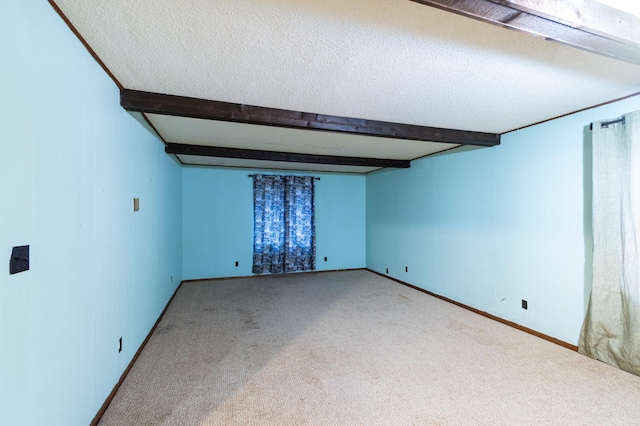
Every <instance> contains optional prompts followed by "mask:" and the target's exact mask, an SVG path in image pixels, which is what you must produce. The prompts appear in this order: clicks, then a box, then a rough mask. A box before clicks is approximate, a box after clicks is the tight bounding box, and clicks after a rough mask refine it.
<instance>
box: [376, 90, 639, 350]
mask: <svg viewBox="0 0 640 426" xmlns="http://www.w3.org/2000/svg"><path fill="white" fill-rule="evenodd" d="M639 109H640V96H636V97H634V98H630V99H627V100H624V101H620V102H617V103H614V104H610V105H606V106H602V107H599V108H595V109H591V110H587V111H583V112H580V113H576V114H573V115H570V116H567V117H563V118H559V119H556V120H553V121H550V122H547V123H543V124H540V125H536V126H532V127H529V128H526V129H523V130H519V131H515V132H511V133H508V134H506V135H504V136H503V137H502V144H501V145H500V146H497V147H494V148H487V149H468V148H467V149H457V150H453V151H450V152H447V153H443V154H440V155H434V156H431V157H427V158H424V159H421V160H417V161H414V162H412V165H411V168H410V169H406V170H395V171H388V170H387V171H381V172H376V173H372V174H370V175H368V176H367V240H366V247H367V248H366V251H367V267H369V268H371V269H373V270H375V271H378V272H382V273H385V272H386V269H387V268H389V275H390V276H392V277H395V278H398V279H400V280H403V281H406V282H409V283H411V284H414V285H416V286H419V287H422V288H424V289H427V290H430V291H433V292H435V293H437V294H440V295H443V296H445V297H448V298H450V299H453V300H456V301H459V302H461V303H464V304H466V305H469V306H472V307H474V308H477V309H480V310H483V311H485V312H489V313H491V314H494V315H497V316H499V317H502V318H504V319H507V320H509V321H514V322H516V323H518V324H521V325H524V326H525V327H529V328H532V329H534V330H537V331H539V332H541V333H544V334H547V335H550V336H553V337H556V338H558V339H561V340H563V341H565V342H568V343H571V344H574V345H575V344H577V340H578V336H579V332H580V327H581V325H582V320H583V317H584V312H585V308H586V302H587V299H588V294H589V291H590V276H589V272H588V271H589V268H590V263H589V262H590V252H591V228H590V220H591V219H590V213H589V209H590V190H591V189H590V183H589V182H590V179H591V176H590V166H589V164H590V161H591V160H590V152H591V145H590V132H588V130H586V129H588V125H589V123H590V122H592V121H595V120H601V119H608V118H615V117H618V116H620V115H622V114H624V113H626V112H630V111H634V110H639ZM585 164H586V167H585ZM405 266H408V267H409V272H405ZM522 299H525V300H527V301H528V305H529V306H528V310H523V309H522V308H521V300H522Z"/></svg>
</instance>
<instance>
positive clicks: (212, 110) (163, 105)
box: [120, 89, 500, 146]
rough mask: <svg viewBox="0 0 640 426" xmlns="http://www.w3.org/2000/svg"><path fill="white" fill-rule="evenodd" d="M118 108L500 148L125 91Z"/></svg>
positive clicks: (473, 135) (410, 129) (450, 133)
mask: <svg viewBox="0 0 640 426" xmlns="http://www.w3.org/2000/svg"><path fill="white" fill-rule="evenodd" d="M120 104H121V105H122V107H123V108H124V109H126V110H127V111H132V112H142V113H153V114H164V115H172V116H180V117H191V118H200V119H207V120H218V121H231V122H235V123H245V124H258V125H264V126H276V127H286V128H291V129H303V130H322V131H328V132H338V133H349V134H355V135H363V136H377V137H384V138H392V139H408V140H417V141H426V142H441V143H451V144H458V145H477V146H494V145H498V144H500V135H498V134H495V133H482V132H470V131H464V130H454V129H443V128H437V127H427V126H416V125H411V124H402V123H391V122H386V121H376V120H365V119H360V118H350V117H340V116H335V115H325V114H314V113H308V112H300V111H290V110H284V109H276V108H265V107H259V106H253V105H243V104H234V103H229V102H220V101H210V100H205V99H197V98H189V97H184V96H174V95H165V94H160V93H150V92H141V91H136V90H129V89H122V90H121V91H120Z"/></svg>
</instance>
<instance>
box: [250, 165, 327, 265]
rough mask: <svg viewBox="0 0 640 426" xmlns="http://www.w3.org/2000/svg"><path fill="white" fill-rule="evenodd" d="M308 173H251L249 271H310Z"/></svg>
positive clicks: (311, 214)
mask: <svg viewBox="0 0 640 426" xmlns="http://www.w3.org/2000/svg"><path fill="white" fill-rule="evenodd" d="M313 193H314V178H313V177H312V176H265V175H254V176H253V210H254V230H253V273H254V274H263V273H265V272H270V273H281V272H293V271H309V270H314V269H315V265H316V231H315V220H314V197H313Z"/></svg>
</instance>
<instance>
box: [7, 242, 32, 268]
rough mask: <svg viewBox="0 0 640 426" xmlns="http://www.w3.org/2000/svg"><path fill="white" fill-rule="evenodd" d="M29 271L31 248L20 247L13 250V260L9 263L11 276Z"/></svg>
mask: <svg viewBox="0 0 640 426" xmlns="http://www.w3.org/2000/svg"><path fill="white" fill-rule="evenodd" d="M28 270H29V246H18V247H14V248H13V250H11V260H10V261H9V274H17V273H18V272H22V271H28Z"/></svg>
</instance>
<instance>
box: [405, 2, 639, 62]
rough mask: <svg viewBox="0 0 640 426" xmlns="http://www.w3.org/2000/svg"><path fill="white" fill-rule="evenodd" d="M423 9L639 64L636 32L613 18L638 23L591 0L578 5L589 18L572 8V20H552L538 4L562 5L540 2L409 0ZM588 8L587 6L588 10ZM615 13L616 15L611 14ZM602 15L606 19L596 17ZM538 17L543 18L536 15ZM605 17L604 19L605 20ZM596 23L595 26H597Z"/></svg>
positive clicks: (567, 17)
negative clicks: (623, 29)
mask: <svg viewBox="0 0 640 426" xmlns="http://www.w3.org/2000/svg"><path fill="white" fill-rule="evenodd" d="M411 1H413V2H415V3H420V4H423V5H426V6H432V7H436V8H438V9H441V10H445V11H447V12H452V13H456V14H458V15H462V16H466V17H470V18H473V19H477V20H480V21H483V22H487V23H490V24H493V25H497V26H501V27H505V28H510V29H513V30H518V31H522V32H525V33H529V34H532V35H534V36H536V37H542V38H545V39H547V40H553V41H556V42H559V43H562V44H566V45H569V46H572V47H576V48H578V49H582V50H586V51H588V52H591V53H595V54H598V55H603V56H607V57H609V58H613V59H617V60H620V61H625V62H629V63H632V64H636V65H640V45H638V44H637V43H638V42H637V40H635V38H636V33H637V32H638V31H637V30H631V31H620V30H619V29H618V28H617V26H619V25H621V24H620V22H618V21H619V19H618V20H616V19H614V18H615V17H617V16H620V17H622V18H620V19H623V20H624V21H625V22H629V24H630V25H631V24H632V23H635V22H637V21H638V18H636V17H635V16H633V15H630V14H627V13H625V12H622V11H619V12H618V11H617V10H616V9H613V8H607V7H606V6H604V5H600V6H599V7H596V2H595V1H594V0H583V1H581V2H580V3H579V4H580V5H582V7H583V8H584V10H586V12H584V13H587V14H588V16H589V19H586V18H584V17H581V13H580V12H583V11H582V10H577V9H576V8H577V6H575V7H576V8H574V9H573V10H572V11H573V12H574V13H573V17H578V18H579V19H580V20H579V22H578V18H575V19H572V20H570V19H569V15H568V14H566V15H565V17H564V18H563V17H551V14H550V13H549V12H546V11H545V10H544V9H543V8H542V6H541V4H543V5H544V4H546V3H549V4H551V3H554V4H555V3H561V2H557V1H556V2H551V1H548V2H545V1H541V0H537V1H528V0H518V1H507V0H494V1H491V0H469V1H459V0H411ZM587 6H588V7H587ZM614 13H615V14H616V15H614ZM598 14H605V15H607V16H604V17H603V16H599V15H598ZM538 15H544V17H543V16H538ZM604 18H606V19H604ZM596 22H597V24H596Z"/></svg>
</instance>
